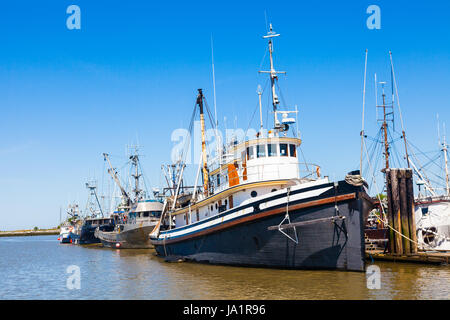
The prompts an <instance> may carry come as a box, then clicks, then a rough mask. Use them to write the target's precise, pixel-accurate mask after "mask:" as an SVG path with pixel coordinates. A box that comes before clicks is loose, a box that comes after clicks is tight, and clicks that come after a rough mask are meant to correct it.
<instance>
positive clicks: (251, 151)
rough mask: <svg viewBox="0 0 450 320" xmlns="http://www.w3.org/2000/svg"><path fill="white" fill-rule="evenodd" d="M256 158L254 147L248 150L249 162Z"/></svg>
mask: <svg viewBox="0 0 450 320" xmlns="http://www.w3.org/2000/svg"><path fill="white" fill-rule="evenodd" d="M254 157H255V154H254V151H253V146H251V147H248V148H247V160H250V159H253V158H254Z"/></svg>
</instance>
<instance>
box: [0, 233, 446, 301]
mask: <svg viewBox="0 0 450 320" xmlns="http://www.w3.org/2000/svg"><path fill="white" fill-rule="evenodd" d="M11 239H12V238H3V239H1V238H0V256H1V257H2V259H0V272H1V273H2V275H3V276H2V277H1V278H0V279H1V280H0V298H1V299H449V298H450V293H449V292H450V291H449V290H450V289H449V288H450V286H449V284H450V268H449V267H448V266H429V265H427V266H425V265H418V264H403V263H397V264H395V263H389V262H375V264H376V265H377V266H379V267H380V269H381V289H379V290H370V289H367V285H366V275H365V274H364V273H358V272H338V271H303V270H277V269H263V268H244V267H230V266H213V265H203V264H194V263H185V262H184V263H167V262H164V260H163V259H161V258H159V257H157V256H155V252H154V250H123V249H122V250H113V249H107V248H100V247H80V246H74V245H61V244H58V243H57V241H56V237H51V236H42V237H22V238H14V240H11ZM69 265H78V266H79V267H80V270H81V289H80V290H68V289H67V288H66V280H67V277H68V274H67V273H66V268H67V267H68V266H69Z"/></svg>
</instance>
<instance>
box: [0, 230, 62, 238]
mask: <svg viewBox="0 0 450 320" xmlns="http://www.w3.org/2000/svg"><path fill="white" fill-rule="evenodd" d="M59 232H60V231H59V229H43V230H17V231H0V237H26V236H48V235H58V234H59Z"/></svg>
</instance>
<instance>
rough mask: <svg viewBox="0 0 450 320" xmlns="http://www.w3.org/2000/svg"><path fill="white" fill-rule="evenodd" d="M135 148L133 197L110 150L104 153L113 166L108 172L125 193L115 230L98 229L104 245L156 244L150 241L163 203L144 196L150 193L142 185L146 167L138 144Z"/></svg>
mask: <svg viewBox="0 0 450 320" xmlns="http://www.w3.org/2000/svg"><path fill="white" fill-rule="evenodd" d="M134 149H135V152H134V154H133V155H131V156H130V160H131V164H132V168H131V171H132V172H133V174H132V177H133V178H134V181H135V184H134V189H133V193H134V199H131V197H130V195H129V194H128V192H127V191H126V190H125V188H124V187H123V186H122V184H121V183H120V179H119V177H118V174H117V172H116V170H115V169H114V168H113V167H112V165H111V162H110V160H109V157H108V154H106V153H105V154H104V158H105V161H108V164H109V166H110V168H109V170H108V173H110V174H111V176H112V178H113V180H114V181H115V182H116V184H117V186H118V187H119V189H120V190H121V194H122V204H123V205H122V209H123V210H122V211H121V212H120V213H119V214H118V219H117V221H116V222H117V223H116V224H115V227H114V229H113V230H101V228H98V229H97V230H96V231H95V236H96V237H97V238H98V239H99V240H100V241H101V242H102V244H103V246H105V247H109V248H117V249H148V248H152V247H153V245H152V244H151V243H150V237H149V235H150V232H152V231H153V229H154V227H155V226H156V224H157V223H158V221H159V219H160V217H161V212H162V207H163V204H162V203H161V202H160V201H158V200H154V199H144V195H145V194H146V193H145V192H144V190H142V189H141V188H140V184H139V179H140V177H141V176H142V171H141V170H139V168H140V162H139V154H138V149H137V146H135V147H134Z"/></svg>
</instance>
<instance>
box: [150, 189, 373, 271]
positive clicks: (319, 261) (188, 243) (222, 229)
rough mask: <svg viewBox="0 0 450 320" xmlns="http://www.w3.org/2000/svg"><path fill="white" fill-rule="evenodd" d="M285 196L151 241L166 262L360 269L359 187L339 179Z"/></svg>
mask: <svg viewBox="0 0 450 320" xmlns="http://www.w3.org/2000/svg"><path fill="white" fill-rule="evenodd" d="M287 192H288V191H287V190H286V189H285V190H283V191H282V190H280V191H278V192H276V195H272V194H268V195H265V196H264V197H262V198H261V199H258V200H256V199H255V200H254V201H251V202H249V203H248V204H243V205H241V206H239V207H236V208H233V209H231V210H228V211H226V212H223V213H221V214H219V215H217V216H214V217H211V218H210V219H205V220H202V221H199V222H197V223H194V224H191V225H189V226H188V227H184V228H180V229H177V228H175V229H171V230H166V231H161V232H160V234H159V237H158V238H154V239H152V243H153V244H154V246H155V249H156V251H157V253H158V254H159V255H161V256H163V257H166V258H167V259H168V260H179V259H182V260H189V261H196V262H204V263H212V264H227V265H241V266H254V267H272V268H291V269H340V270H349V271H364V268H365V264H364V223H365V220H366V219H367V216H368V213H369V211H370V209H371V207H372V200H371V199H370V198H369V197H368V196H367V194H366V192H365V190H364V187H363V186H360V187H358V186H352V185H349V184H347V183H346V182H345V181H341V182H339V184H338V186H337V187H335V186H334V184H333V183H325V184H319V185H316V186H313V187H306V186H305V187H300V188H298V189H297V188H296V187H292V188H291V189H290V192H289V201H288V194H287ZM317 192H321V193H320V194H319V195H317V196H311V197H308V196H306V195H307V194H311V193H317ZM296 199H298V200H296ZM271 203H274V205H271Z"/></svg>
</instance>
